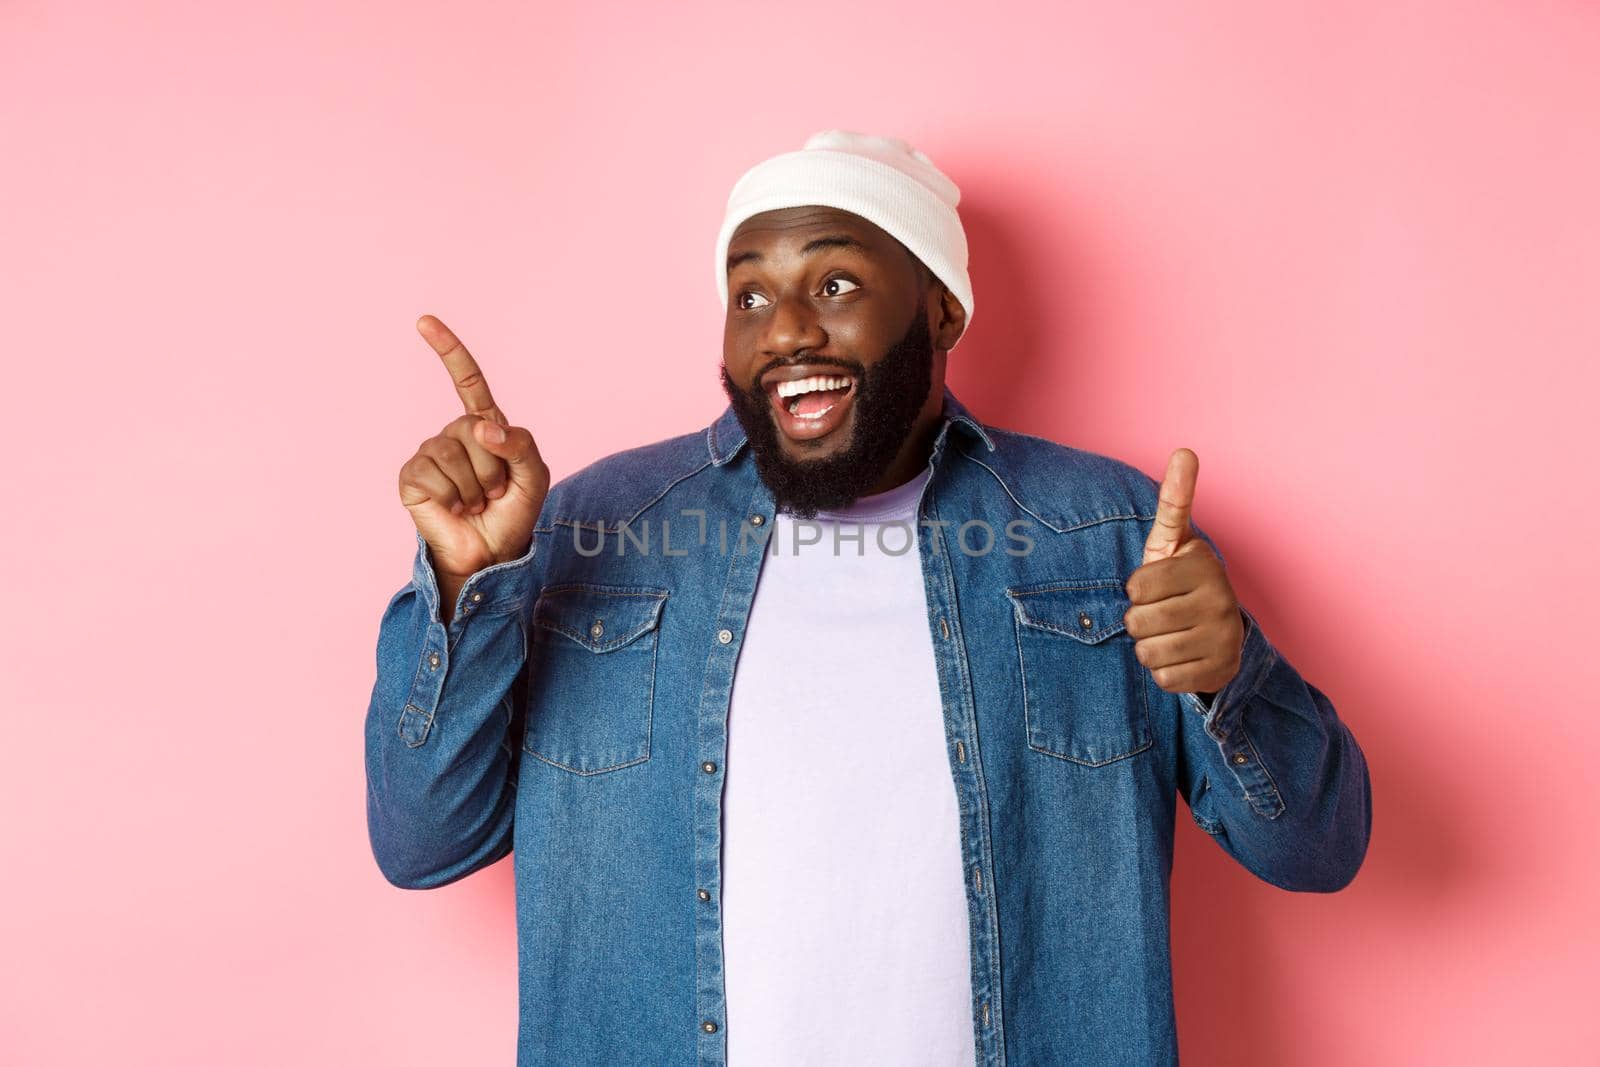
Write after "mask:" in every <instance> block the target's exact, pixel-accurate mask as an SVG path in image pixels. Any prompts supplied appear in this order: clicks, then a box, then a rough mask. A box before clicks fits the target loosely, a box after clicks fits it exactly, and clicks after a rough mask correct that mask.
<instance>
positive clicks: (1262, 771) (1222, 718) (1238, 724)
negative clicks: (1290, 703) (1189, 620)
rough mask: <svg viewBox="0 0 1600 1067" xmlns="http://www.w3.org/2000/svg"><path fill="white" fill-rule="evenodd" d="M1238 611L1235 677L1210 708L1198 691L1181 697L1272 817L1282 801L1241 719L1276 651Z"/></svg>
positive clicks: (1248, 616) (1247, 614)
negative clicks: (1240, 630) (1240, 644)
mask: <svg viewBox="0 0 1600 1067" xmlns="http://www.w3.org/2000/svg"><path fill="white" fill-rule="evenodd" d="M1239 612H1240V614H1241V615H1243V616H1244V648H1243V650H1242V651H1241V653H1240V657H1239V671H1238V673H1237V674H1235V675H1234V676H1233V677H1232V678H1231V679H1229V681H1228V684H1227V685H1225V686H1223V687H1222V689H1221V691H1220V692H1218V693H1217V694H1216V697H1215V698H1214V699H1213V700H1212V701H1211V703H1210V704H1209V705H1208V704H1206V703H1205V702H1204V701H1202V700H1201V699H1200V696H1199V695H1198V694H1196V693H1184V694H1183V699H1184V701H1185V703H1186V704H1187V705H1188V706H1189V707H1190V708H1191V709H1193V710H1194V711H1195V712H1197V713H1198V714H1200V715H1201V716H1202V717H1203V722H1204V724H1205V732H1206V734H1207V735H1208V736H1209V737H1210V738H1211V739H1212V740H1213V741H1215V742H1216V743H1217V749H1218V751H1219V752H1220V753H1221V754H1222V758H1223V761H1224V762H1225V763H1226V764H1227V767H1228V770H1230V771H1231V772H1233V776H1234V777H1235V778H1236V779H1237V780H1238V782H1239V785H1240V786H1241V788H1242V789H1243V790H1244V795H1245V797H1246V798H1247V799H1248V800H1249V801H1250V805H1251V807H1253V808H1255V810H1256V811H1257V812H1259V813H1260V814H1262V815H1265V816H1266V817H1268V818H1276V817H1277V815H1278V814H1279V813H1280V812H1281V811H1283V800H1282V799H1281V798H1280V796H1279V793H1278V787H1277V784H1276V783H1275V782H1274V781H1273V780H1272V776H1271V775H1270V774H1269V773H1268V772H1267V769H1266V768H1265V767H1263V766H1262V765H1261V759H1260V753H1259V752H1257V751H1256V748H1255V746H1254V745H1253V744H1251V742H1250V738H1249V736H1248V735H1247V734H1246V733H1245V731H1244V728H1243V719H1244V712H1245V709H1246V708H1247V707H1248V706H1249V704H1250V700H1251V698H1252V697H1254V696H1255V694H1256V691H1257V690H1258V689H1259V688H1260V686H1261V681H1262V679H1263V678H1265V677H1266V673H1267V670H1268V669H1269V668H1270V667H1271V666H1272V664H1273V663H1274V662H1275V661H1276V659H1277V656H1278V653H1277V651H1276V650H1275V649H1274V648H1273V647H1272V645H1271V644H1270V643H1269V642H1268V641H1267V639H1266V636H1265V635H1264V634H1263V633H1262V632H1261V627H1260V626H1258V625H1257V624H1256V620H1255V616H1253V615H1251V614H1250V612H1248V611H1246V610H1245V608H1244V606H1243V605H1240V606H1239Z"/></svg>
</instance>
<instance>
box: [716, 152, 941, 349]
mask: <svg viewBox="0 0 1600 1067" xmlns="http://www.w3.org/2000/svg"><path fill="white" fill-rule="evenodd" d="M960 200H961V190H960V189H958V188H956V183H955V182H953V181H951V180H950V179H949V178H947V177H946V176H945V175H944V172H942V171H941V170H940V169H939V168H938V167H936V166H934V165H933V160H931V159H929V158H928V157H927V156H925V155H923V154H922V153H921V152H919V151H917V150H916V149H915V148H912V147H911V145H909V144H907V143H906V142H905V141H903V140H901V139H900V138H898V137H874V136H871V135H868V134H863V133H855V132H853V131H851V130H823V131H822V132H821V133H817V134H813V135H812V136H811V138H810V139H809V140H807V141H806V144H805V147H804V148H802V149H800V150H799V151H798V152H786V153H784V154H782V155H778V156H773V157H772V158H771V159H768V160H765V161H763V162H761V163H757V164H756V165H755V166H753V167H751V168H750V169H749V170H747V171H745V173H744V175H743V176H742V177H741V178H740V179H739V180H738V181H737V182H735V183H734V186H733V191H732V192H731V193H729V194H728V210H727V215H726V216H725V217H724V218H723V220H722V229H721V231H720V232H719V233H718V234H717V292H718V293H719V294H720V295H721V297H722V309H723V311H724V312H726V311H727V309H728V242H729V241H730V240H732V238H733V231H734V230H736V229H738V227H739V224H740V223H741V222H743V221H744V220H745V219H748V218H749V217H750V216H752V215H759V214H760V213H761V212H763V211H776V210H777V209H779V208H786V207H812V206H815V207H832V208H838V209H839V210H841V211H849V212H851V213H853V214H856V215H860V216H861V217H862V218H864V219H866V220H867V221H868V222H871V223H873V224H874V225H876V226H877V227H878V228H879V229H881V230H883V231H884V232H885V233H887V234H889V235H890V236H891V237H893V238H894V239H895V240H897V241H899V242H900V243H901V244H903V245H905V246H906V248H907V249H909V250H910V251H911V254H912V255H914V256H916V257H917V258H918V259H920V260H921V261H922V263H923V265H924V266H926V267H927V268H928V269H929V270H930V271H932V272H933V274H934V276H935V277H936V278H938V279H939V280H940V281H941V282H943V283H944V284H945V286H946V288H948V289H949V290H950V292H951V293H952V294H953V295H954V296H955V298H956V299H957V300H959V301H961V306H962V308H963V309H965V310H966V313H967V324H968V326H970V325H971V324H972V310H973V309H972V282H971V280H970V279H969V278H968V277H967V234H966V231H965V230H963V229H962V228H961V216H960V215H958V214H956V204H957V203H958V202H960ZM962 336H963V337H965V336H966V330H963V331H962Z"/></svg>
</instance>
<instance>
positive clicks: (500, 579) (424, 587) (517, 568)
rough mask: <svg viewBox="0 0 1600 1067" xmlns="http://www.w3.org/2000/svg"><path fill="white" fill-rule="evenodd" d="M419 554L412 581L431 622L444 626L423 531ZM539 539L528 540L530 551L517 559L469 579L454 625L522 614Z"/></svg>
mask: <svg viewBox="0 0 1600 1067" xmlns="http://www.w3.org/2000/svg"><path fill="white" fill-rule="evenodd" d="M416 538H417V554H416V557H415V558H414V559H413V560H412V563H411V581H412V584H414V585H415V586H416V587H417V589H418V591H419V592H421V594H422V599H423V600H424V601H426V602H427V604H428V615H429V618H430V619H431V620H432V621H433V622H436V623H439V624H440V625H441V626H442V625H443V621H442V620H441V619H440V617H439V581H438V577H437V575H436V574H435V573H434V569H433V553H432V551H431V550H430V549H429V547H428V542H427V541H425V540H424V539H423V537H422V534H421V532H420V531H418V532H417V533H416ZM538 543H539V538H538V537H537V536H534V537H531V538H529V540H528V550H527V551H526V552H524V553H523V554H522V555H521V556H519V557H518V558H517V559H512V560H506V561H505V562H503V563H493V564H490V565H489V566H487V567H485V568H483V569H482V570H480V571H478V572H477V573H476V574H474V575H473V576H472V577H470V578H468V579H467V580H466V582H464V583H463V584H462V586H461V592H460V593H458V594H457V595H456V602H455V610H454V611H453V612H452V613H451V616H450V621H451V624H452V625H454V624H456V623H459V622H461V621H462V620H463V619H465V618H467V617H468V616H471V615H513V614H520V613H523V612H524V611H525V610H526V608H527V605H528V601H529V597H530V594H531V592H532V590H533V557H534V551H535V549H536V547H537V546H538Z"/></svg>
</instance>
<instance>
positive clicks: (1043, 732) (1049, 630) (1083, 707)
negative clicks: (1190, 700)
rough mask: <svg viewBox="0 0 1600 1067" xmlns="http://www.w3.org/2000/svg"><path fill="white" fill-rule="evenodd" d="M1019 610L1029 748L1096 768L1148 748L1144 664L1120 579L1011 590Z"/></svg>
mask: <svg viewBox="0 0 1600 1067" xmlns="http://www.w3.org/2000/svg"><path fill="white" fill-rule="evenodd" d="M1006 596H1007V597H1008V598H1009V599H1010V600H1011V603H1012V606H1013V608H1014V609H1015V610H1014V615H1015V619H1016V632H1017V656H1018V658H1019V660H1020V664H1019V665H1020V669H1021V672H1022V704H1023V715H1024V717H1025V718H1026V727H1027V736H1028V747H1029V748H1031V749H1033V750H1034V751H1035V752H1041V753H1044V754H1045V755H1049V756H1056V757H1059V758H1061V759H1064V760H1070V761H1072V762H1073V763H1081V764H1085V765H1088V766H1091V767H1099V766H1102V765H1104V764H1107V763H1112V762H1114V761H1116V760H1120V759H1124V758H1125V757H1128V756H1132V755H1134V754H1135V753H1138V752H1143V751H1144V750H1145V749H1147V748H1149V747H1150V745H1151V733H1150V715H1149V708H1148V706H1147V694H1146V688H1145V682H1144V666H1143V665H1142V664H1141V663H1140V662H1139V660H1138V658H1137V657H1135V656H1134V654H1133V638H1132V637H1130V636H1129V635H1128V633H1127V627H1126V626H1125V625H1124V624H1123V621H1122V616H1123V613H1124V612H1126V611H1127V610H1128V608H1129V607H1130V606H1131V604H1130V602H1129V600H1128V598H1127V593H1126V590H1125V588H1124V585H1123V581H1122V579H1120V578H1106V579H1103V580H1094V581H1073V582H1045V583H1040V584H1038V585H1030V586H1018V587H1014V588H1011V589H1007V590H1006Z"/></svg>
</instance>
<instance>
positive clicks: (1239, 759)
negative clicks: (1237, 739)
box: [1233, 752, 1250, 763]
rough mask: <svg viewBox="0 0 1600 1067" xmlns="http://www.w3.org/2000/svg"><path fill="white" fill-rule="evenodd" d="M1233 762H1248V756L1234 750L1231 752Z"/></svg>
mask: <svg viewBox="0 0 1600 1067" xmlns="http://www.w3.org/2000/svg"><path fill="white" fill-rule="evenodd" d="M1233 762H1235V763H1249V762H1250V757H1249V756H1246V755H1245V754H1244V753H1243V752H1235V753H1234V754H1233Z"/></svg>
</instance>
